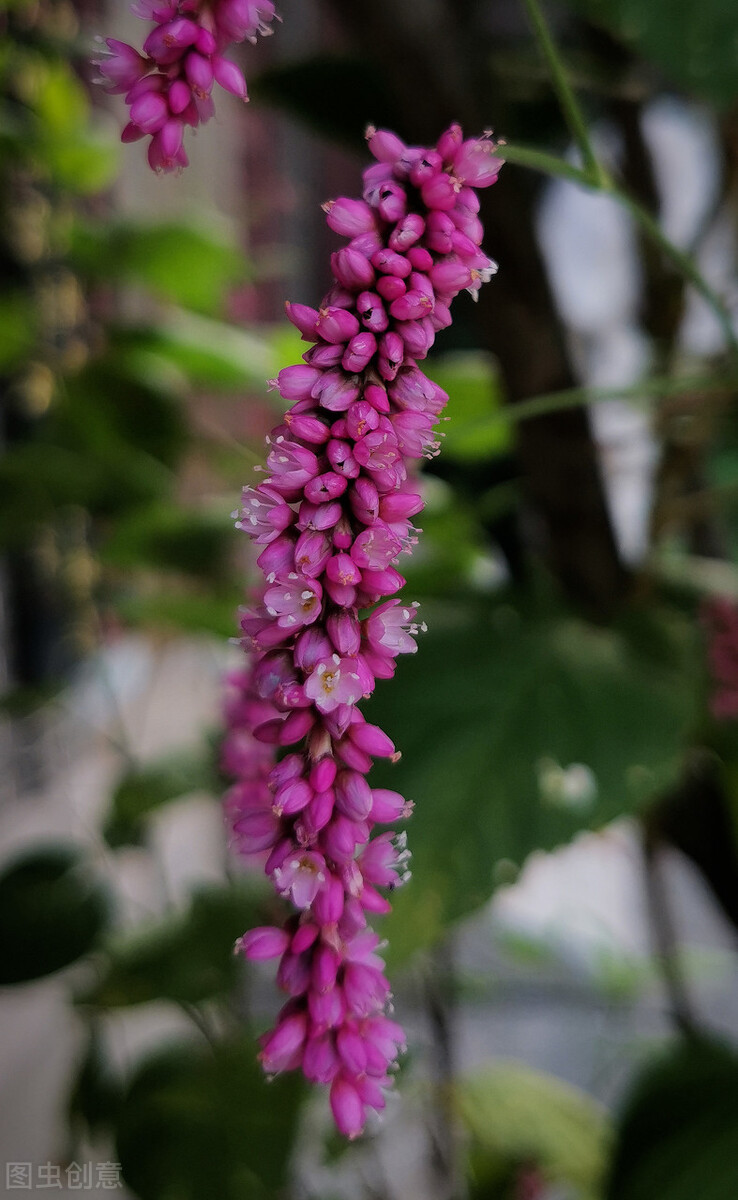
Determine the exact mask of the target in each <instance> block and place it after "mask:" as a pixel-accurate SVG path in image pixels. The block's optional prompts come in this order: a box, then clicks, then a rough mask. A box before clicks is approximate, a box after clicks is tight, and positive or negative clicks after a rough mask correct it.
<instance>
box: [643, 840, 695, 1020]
mask: <svg viewBox="0 0 738 1200" xmlns="http://www.w3.org/2000/svg"><path fill="white" fill-rule="evenodd" d="M643 855H644V866H645V874H646V895H647V898H648V908H649V915H650V918H651V929H652V931H653V939H654V947H655V953H656V959H657V962H658V964H659V967H660V969H661V974H662V976H663V980H664V986H665V988H666V992H667V995H668V997H669V1008H670V1012H671V1018H672V1020H673V1022H674V1024H675V1025H676V1026H677V1028H678V1029H679V1031H680V1033H683V1034H684V1036H685V1037H696V1036H697V1035H698V1033H699V1025H698V1023H697V1020H696V1018H695V1015H694V1011H693V1008H692V1004H691V1001H690V999H689V996H688V994H687V989H686V985H685V982H684V978H683V976H682V971H681V965H680V962H679V947H678V945H677V938H676V931H675V929H674V922H673V919H672V913H671V907H670V905H669V897H668V891H667V887H666V883H665V880H664V878H663V873H662V869H661V864H660V863H659V847H658V844H657V843H656V841H655V840H654V838H653V836H652V835H651V834H650V833H649V832H648V831H646V832H645V833H644V842H643Z"/></svg>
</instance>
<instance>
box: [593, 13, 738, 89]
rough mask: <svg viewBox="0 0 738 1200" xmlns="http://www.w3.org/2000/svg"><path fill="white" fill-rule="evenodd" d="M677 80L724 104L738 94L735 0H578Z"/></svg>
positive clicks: (737, 29) (596, 19) (601, 21)
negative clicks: (698, 0) (698, 1)
mask: <svg viewBox="0 0 738 1200" xmlns="http://www.w3.org/2000/svg"><path fill="white" fill-rule="evenodd" d="M573 5H574V7H576V8H577V9H578V10H579V11H580V12H583V13H584V14H585V15H586V16H588V17H590V18H591V19H592V20H593V21H595V22H598V23H601V24H602V25H604V26H605V27H606V28H607V29H609V30H610V31H611V32H612V33H614V34H616V36H618V37H621V38H622V39H623V40H624V41H626V42H628V43H630V44H631V45H632V46H633V47H635V49H637V50H638V51H639V52H640V53H641V54H642V55H643V57H644V58H647V59H650V60H651V61H652V62H654V63H656V64H657V66H659V67H660V68H661V69H662V70H663V71H664V72H665V74H666V75H667V76H668V77H669V78H670V79H671V80H673V81H674V82H675V83H677V84H680V85H681V86H682V87H684V88H686V89H687V90H689V91H693V92H694V93H695V94H696V95H698V96H700V97H702V98H703V99H705V100H708V101H710V102H712V103H714V104H717V105H719V106H721V107H725V106H727V105H729V104H730V103H731V101H732V100H734V99H735V97H736V96H737V95H738V69H737V67H738V55H737V54H736V45H738V7H736V5H735V4H733V3H732V0H700V3H696V0H647V3H644V0H573Z"/></svg>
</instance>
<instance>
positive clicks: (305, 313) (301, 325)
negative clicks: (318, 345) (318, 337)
mask: <svg viewBox="0 0 738 1200" xmlns="http://www.w3.org/2000/svg"><path fill="white" fill-rule="evenodd" d="M284 310H285V312H286V313H287V317H288V319H289V320H290V321H291V322H292V324H293V325H294V326H295V328H296V329H299V330H300V333H301V334H302V337H303V341H308V342H314V341H315V322H316V321H317V319H318V310H317V309H316V308H310V307H309V306H308V305H307V304H292V303H290V301H289V300H285V302H284Z"/></svg>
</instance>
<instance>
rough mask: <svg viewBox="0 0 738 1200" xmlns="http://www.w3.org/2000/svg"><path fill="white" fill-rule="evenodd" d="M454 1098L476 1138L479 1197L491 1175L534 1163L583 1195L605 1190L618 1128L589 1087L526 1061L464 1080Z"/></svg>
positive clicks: (584, 1199)
mask: <svg viewBox="0 0 738 1200" xmlns="http://www.w3.org/2000/svg"><path fill="white" fill-rule="evenodd" d="M453 1095H454V1101H455V1106H456V1108H457V1110H458V1112H459V1115H460V1117H461V1120H462V1123H463V1124H464V1126H465V1127H466V1129H467V1130H468V1132H469V1134H470V1135H471V1143H472V1144H471V1164H472V1174H473V1177H474V1184H473V1186H474V1185H476V1187H475V1191H474V1194H475V1195H477V1194H478V1195H480V1196H481V1195H484V1194H485V1188H484V1182H485V1180H487V1179H494V1178H496V1177H500V1176H503V1177H504V1176H505V1175H507V1174H508V1173H509V1170H510V1168H514V1167H520V1166H525V1165H530V1164H533V1165H535V1166H536V1167H537V1168H538V1169H539V1171H540V1173H541V1175H542V1176H543V1178H544V1180H545V1181H546V1183H548V1184H549V1185H553V1186H555V1185H559V1186H561V1185H566V1186H567V1187H568V1188H572V1189H574V1195H575V1196H576V1197H577V1200H596V1198H597V1197H599V1196H600V1195H601V1191H600V1189H601V1184H602V1179H603V1177H604V1173H605V1168H606V1163H607V1153H608V1150H609V1143H610V1137H611V1132H610V1128H609V1124H608V1120H607V1118H606V1116H605V1113H604V1112H603V1111H602V1109H601V1108H600V1107H599V1105H598V1104H596V1103H595V1101H594V1100H592V1099H591V1097H589V1096H587V1095H585V1093H584V1092H580V1091H578V1090H577V1089H576V1088H574V1087H572V1086H571V1085H570V1084H567V1083H562V1082H561V1080H559V1079H555V1078H553V1077H552V1076H550V1075H544V1074H542V1073H541V1072H539V1071H534V1070H533V1069H532V1068H531V1067H527V1066H523V1065H522V1064H520V1063H496V1064H495V1065H494V1066H492V1067H489V1068H487V1069H486V1070H485V1071H481V1072H479V1073H477V1074H474V1075H469V1076H466V1077H462V1078H461V1079H459V1080H458V1081H457V1082H456V1084H455V1085H454V1091H453ZM566 1194H567V1195H570V1192H569V1191H568V1190H567V1193H566ZM657 1194H658V1193H654V1196H655V1195H657ZM659 1200H661V1197H660V1196H659Z"/></svg>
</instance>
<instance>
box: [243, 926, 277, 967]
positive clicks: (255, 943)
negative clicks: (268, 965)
mask: <svg viewBox="0 0 738 1200" xmlns="http://www.w3.org/2000/svg"><path fill="white" fill-rule="evenodd" d="M289 940H290V939H289V934H287V933H286V932H285V931H284V929H275V928H274V927H273V926H271V925H260V926H259V927H258V928H257V929H251V930H249V932H248V933H245V934H244V935H243V937H240V938H239V939H238V941H237V942H236V951H237V952H238V953H239V954H243V955H244V957H246V958H248V959H250V960H251V962H262V961H263V960H265V959H268V958H279V956H280V955H282V954H284V952H285V950H286V949H287V947H288V945H289Z"/></svg>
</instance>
